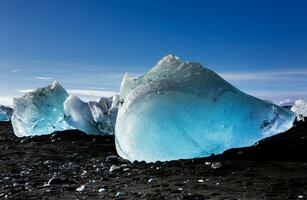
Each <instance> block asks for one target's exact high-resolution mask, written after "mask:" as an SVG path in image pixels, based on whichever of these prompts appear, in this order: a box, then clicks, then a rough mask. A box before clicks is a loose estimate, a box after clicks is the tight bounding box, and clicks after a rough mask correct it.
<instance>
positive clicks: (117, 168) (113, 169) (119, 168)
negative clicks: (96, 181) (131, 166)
mask: <svg viewBox="0 0 307 200" xmlns="http://www.w3.org/2000/svg"><path fill="white" fill-rule="evenodd" d="M119 170H121V167H120V166H116V165H112V166H111V167H110V170H109V172H110V173H112V172H116V171H119Z"/></svg>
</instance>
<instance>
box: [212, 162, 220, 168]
mask: <svg viewBox="0 0 307 200" xmlns="http://www.w3.org/2000/svg"><path fill="white" fill-rule="evenodd" d="M220 167H222V164H221V163H220V162H213V163H212V164H211V168H212V169H218V168H220Z"/></svg>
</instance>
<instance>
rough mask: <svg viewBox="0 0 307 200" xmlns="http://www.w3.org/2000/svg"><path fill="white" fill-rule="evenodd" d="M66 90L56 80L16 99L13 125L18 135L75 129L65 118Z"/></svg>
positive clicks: (43, 133)
mask: <svg viewBox="0 0 307 200" xmlns="http://www.w3.org/2000/svg"><path fill="white" fill-rule="evenodd" d="M67 97H68V93H67V92H66V90H65V89H64V88H63V87H62V86H61V85H60V84H59V82H57V81H55V82H53V83H52V84H51V85H49V86H47V87H43V88H38V89H36V90H34V91H32V92H29V93H27V94H25V95H24V96H23V97H20V98H16V99H14V102H13V110H14V111H13V116H12V125H13V129H14V133H15V135H16V136H18V137H23V136H34V135H45V134H50V133H52V132H54V131H62V130H67V129H73V127H71V126H70V125H69V124H68V123H66V121H65V119H64V109H63V103H64V101H65V99H66V98H67Z"/></svg>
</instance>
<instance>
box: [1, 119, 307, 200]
mask: <svg viewBox="0 0 307 200" xmlns="http://www.w3.org/2000/svg"><path fill="white" fill-rule="evenodd" d="M246 131H248V130H246ZM178 151H180V147H178ZM210 162H211V163H210ZM110 169H112V170H111V171H112V172H110ZM0 175H1V177H0V199H116V198H123V199H306V198H307V123H306V122H305V123H303V122H301V123H297V124H296V126H295V127H293V128H292V129H291V130H289V131H287V132H285V133H282V134H279V135H277V136H274V137H271V138H268V139H265V140H263V141H260V142H259V143H258V144H256V145H254V146H252V147H249V148H241V149H232V150H229V151H226V152H225V153H224V154H222V155H217V156H211V157H209V158H203V159H193V160H180V161H172V162H163V163H162V162H157V163H149V164H146V163H143V162H141V163H140V162H135V163H130V162H128V161H126V160H122V159H120V158H118V157H117V156H116V150H115V145H114V138H113V137H101V136H100V137H99V136H98V137H97V136H87V135H85V134H83V133H82V132H79V131H65V132H60V133H55V134H52V135H48V136H41V137H32V138H16V137H15V136H14V134H13V131H12V128H11V124H10V123H9V122H7V123H0ZM48 182H49V184H48ZM82 185H84V189H83V190H82V187H81V186H82ZM80 187H81V188H80ZM77 188H79V189H77ZM76 189H77V190H79V191H77V190H76Z"/></svg>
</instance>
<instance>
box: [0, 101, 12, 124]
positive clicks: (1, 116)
mask: <svg viewBox="0 0 307 200" xmlns="http://www.w3.org/2000/svg"><path fill="white" fill-rule="evenodd" d="M12 113H13V109H12V108H9V107H6V106H3V105H0V122H1V121H10V120H11V117H12Z"/></svg>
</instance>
